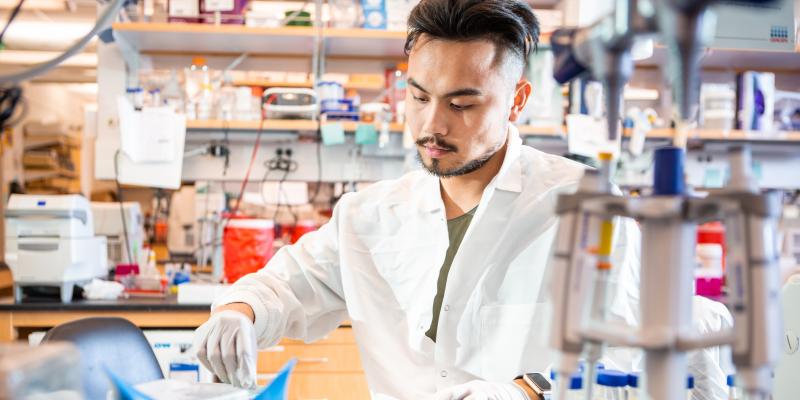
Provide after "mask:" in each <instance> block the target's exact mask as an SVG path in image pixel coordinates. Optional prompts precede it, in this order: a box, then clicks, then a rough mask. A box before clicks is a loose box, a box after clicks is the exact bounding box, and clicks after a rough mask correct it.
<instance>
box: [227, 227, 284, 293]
mask: <svg viewBox="0 0 800 400" xmlns="http://www.w3.org/2000/svg"><path fill="white" fill-rule="evenodd" d="M274 228H275V225H274V223H273V222H272V221H271V220H266V219H231V220H230V221H228V224H227V226H226V227H225V232H224V233H223V249H224V251H225V280H226V281H227V282H228V283H234V282H236V281H237V280H239V278H241V277H242V276H244V275H247V274H249V273H252V272H256V271H258V270H260V269H261V268H263V267H264V266H265V265H267V261H269V259H270V258H272V244H273V242H274V241H275V231H274Z"/></svg>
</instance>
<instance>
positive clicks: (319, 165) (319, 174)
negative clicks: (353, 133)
mask: <svg viewBox="0 0 800 400" xmlns="http://www.w3.org/2000/svg"><path fill="white" fill-rule="evenodd" d="M316 142H317V187H315V188H314V194H313V195H312V196H311V199H309V200H308V202H309V203H310V204H311V205H314V202H315V201H316V200H317V196H319V190H320V186H322V124H317V137H316Z"/></svg>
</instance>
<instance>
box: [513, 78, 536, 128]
mask: <svg viewBox="0 0 800 400" xmlns="http://www.w3.org/2000/svg"><path fill="white" fill-rule="evenodd" d="M514 90H515V92H514V102H513V104H512V105H511V113H509V116H508V120H509V121H511V122H517V119H518V118H519V115H520V114H522V110H524V109H525V105H526V104H528V99H529V98H530V96H531V91H532V90H533V86H531V83H530V82H528V80H527V79H524V78H523V79H520V80H519V82H517V86H516V88H515V89H514Z"/></svg>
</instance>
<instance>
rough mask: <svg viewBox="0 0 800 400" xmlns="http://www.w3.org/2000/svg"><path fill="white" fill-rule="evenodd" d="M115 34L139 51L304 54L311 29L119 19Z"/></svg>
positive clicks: (311, 41)
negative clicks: (122, 20) (125, 20)
mask: <svg viewBox="0 0 800 400" xmlns="http://www.w3.org/2000/svg"><path fill="white" fill-rule="evenodd" d="M112 28H113V30H114V33H115V35H116V37H118V38H121V39H123V40H125V41H126V42H127V43H128V44H130V45H131V46H132V47H133V48H134V49H135V50H137V51H139V52H140V53H143V54H153V55H158V54H164V55H169V54H197V55H216V54H241V53H247V54H251V55H275V56H293V55H294V56H307V57H311V54H312V53H313V50H314V36H315V30H314V29H313V28H308V27H283V28H252V27H246V26H242V25H209V24H188V23H157V22H122V23H116V24H113V25H112Z"/></svg>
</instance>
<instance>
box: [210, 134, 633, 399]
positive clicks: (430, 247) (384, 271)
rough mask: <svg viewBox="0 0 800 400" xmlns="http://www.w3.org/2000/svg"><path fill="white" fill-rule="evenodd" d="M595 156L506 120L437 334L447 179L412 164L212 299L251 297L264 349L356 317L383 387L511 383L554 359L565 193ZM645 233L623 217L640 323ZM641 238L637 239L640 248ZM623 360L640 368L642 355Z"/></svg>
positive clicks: (370, 372) (627, 270) (624, 296)
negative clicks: (558, 208)
mask: <svg viewBox="0 0 800 400" xmlns="http://www.w3.org/2000/svg"><path fill="white" fill-rule="evenodd" d="M583 170H584V167H583V166H582V165H580V164H578V163H575V162H572V161H570V160H567V159H565V158H562V157H558V156H554V155H549V154H546V153H543V152H540V151H538V150H535V149H533V148H531V147H527V146H523V145H522V141H521V139H520V137H519V133H518V132H517V130H516V129H515V128H513V127H511V128H510V129H509V136H508V148H507V152H506V156H505V159H504V161H503V164H502V167H501V169H500V172H499V173H498V175H497V176H496V177H495V178H494V179H493V180H492V181H491V183H490V184H489V185H488V186H487V187H486V189H485V190H484V193H483V196H482V198H481V202H480V205H479V206H478V209H477V211H476V213H475V216H474V218H473V220H472V223H471V224H470V226H469V229H468V230H467V232H466V235H465V236H464V239H463V241H462V243H461V247H460V248H459V251H458V253H457V255H456V257H455V259H454V260H453V264H452V267H451V269H450V274H449V276H448V280H447V287H446V291H445V294H444V301H443V306H442V310H441V315H440V318H439V326H438V334H437V341H436V343H434V342H433V341H431V340H430V339H429V338H428V337H427V336H425V332H426V331H427V330H428V328H429V326H430V323H431V317H432V312H431V309H432V305H433V298H434V295H435V294H436V281H437V277H438V275H439V270H440V268H441V266H442V262H443V261H444V258H445V253H446V250H447V248H448V245H449V241H448V232H447V223H446V219H445V209H444V205H443V203H442V199H441V194H440V187H439V179H438V178H436V177H434V176H431V175H429V174H428V173H427V172H425V171H415V172H411V173H408V174H406V175H405V176H403V177H401V178H399V179H396V180H391V181H383V182H379V183H376V184H374V185H372V186H370V187H368V188H366V189H365V190H363V191H360V192H358V193H350V194H347V195H345V196H343V197H342V199H341V200H340V201H339V203H338V205H337V206H336V208H335V210H334V213H333V217H332V218H331V220H330V222H329V223H327V224H326V225H324V226H322V227H321V228H320V229H319V230H318V231H316V232H313V233H309V234H307V235H305V236H303V238H302V239H301V240H300V241H299V242H298V243H297V244H295V245H293V246H287V247H284V248H283V249H281V250H280V251H279V252H278V253H277V254H276V255H275V256H274V257H273V258H272V260H270V262H269V263H268V264H267V266H266V267H265V268H263V269H262V270H261V271H259V272H258V273H255V274H250V275H247V276H245V277H243V278H242V279H240V280H239V281H238V282H236V284H235V285H233V290H232V291H230V292H229V293H228V294H226V295H224V296H223V297H221V298H219V299H218V300H217V301H216V302H215V305H220V304H227V303H231V302H245V303H248V304H249V305H250V306H252V307H253V310H254V312H255V328H256V333H257V335H258V338H259V346H261V347H268V346H272V345H274V344H275V343H277V342H278V341H279V340H280V339H281V337H283V336H287V337H291V338H297V339H302V340H305V341H307V342H311V341H314V340H317V339H319V338H321V337H323V336H324V335H326V334H328V333H329V332H331V331H332V330H333V329H335V328H336V327H337V326H338V325H339V324H340V323H341V322H342V321H343V320H346V319H347V318H349V319H350V321H351V322H352V326H353V332H354V334H355V337H356V341H357V343H358V348H359V351H360V355H361V361H362V364H363V367H364V371H365V373H366V377H367V381H368V384H369V387H370V391H371V393H372V396H373V398H376V399H388V398H399V399H421V398H426V397H427V396H429V395H431V394H433V393H435V392H436V391H437V390H440V389H443V388H446V387H449V386H452V385H456V384H460V383H464V382H467V381H469V380H473V379H483V380H489V381H500V382H508V381H510V380H512V379H513V378H514V377H516V376H517V375H519V374H521V373H524V372H531V371H543V370H545V369H546V368H547V367H548V366H549V365H550V364H551V363H552V351H551V350H550V349H549V348H548V347H547V335H548V323H549V320H550V318H551V316H550V311H549V309H550V307H549V303H548V302H547V291H546V290H542V289H543V287H544V286H545V285H546V280H547V279H546V275H547V274H546V267H547V265H548V259H549V255H550V252H551V244H552V242H553V239H554V236H555V232H556V225H557V217H556V215H555V214H554V206H555V204H556V202H557V200H558V195H559V194H560V193H564V192H569V191H573V190H575V188H576V184H577V182H578V180H579V179H580V177H581V175H582V173H583ZM638 241H639V231H638V228H636V226H635V223H633V222H632V221H628V222H624V223H622V224H619V225H618V229H617V232H616V237H615V248H614V253H613V262H614V273H613V274H612V286H613V288H612V291H613V296H612V309H611V312H612V314H613V316H614V317H616V318H618V319H621V320H625V321H626V322H628V323H631V324H635V323H636V320H637V319H638V318H637V308H638V298H639V296H638V276H639V273H638V265H639V250H638ZM631 243H634V244H636V245H629V244H631ZM621 358H623V360H622V361H620V362H618V363H616V365H618V366H620V367H622V368H626V369H627V370H631V369H632V367H633V360H632V358H628V359H625V357H621Z"/></svg>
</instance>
